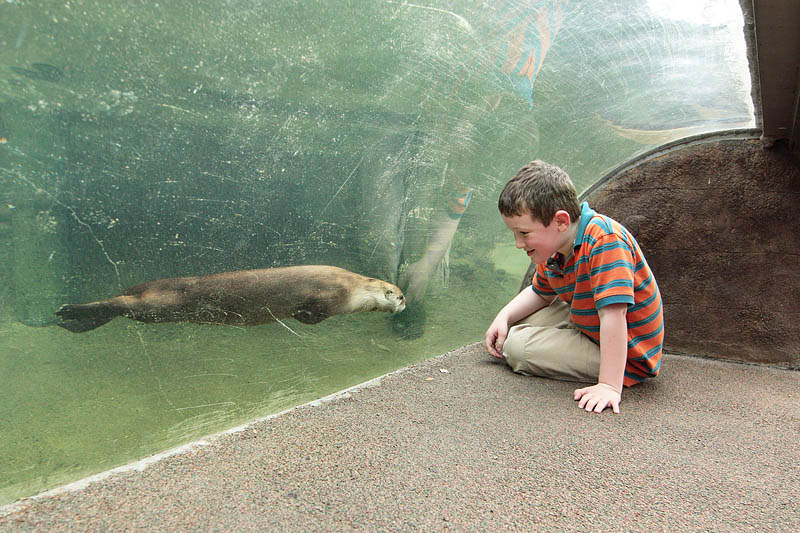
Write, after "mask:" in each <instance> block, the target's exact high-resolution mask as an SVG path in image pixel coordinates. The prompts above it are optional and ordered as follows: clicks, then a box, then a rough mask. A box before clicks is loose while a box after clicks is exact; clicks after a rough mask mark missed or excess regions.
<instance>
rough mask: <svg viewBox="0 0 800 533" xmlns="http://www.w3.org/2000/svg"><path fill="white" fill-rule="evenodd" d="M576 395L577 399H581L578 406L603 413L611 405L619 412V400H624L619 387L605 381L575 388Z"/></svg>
mask: <svg viewBox="0 0 800 533" xmlns="http://www.w3.org/2000/svg"><path fill="white" fill-rule="evenodd" d="M574 397H575V400H576V401H578V400H579V401H578V407H580V408H581V409H586V410H587V411H590V412H591V411H594V412H595V413H601V412H602V411H603V409H605V408H606V407H609V406H610V407H611V408H612V410H613V411H614V412H615V413H619V402H620V401H621V400H622V395H621V394H620V393H619V392H617V389H615V388H614V387H612V386H611V385H607V384H605V383H598V384H597V385H592V386H591V387H584V388H582V389H575V395H574Z"/></svg>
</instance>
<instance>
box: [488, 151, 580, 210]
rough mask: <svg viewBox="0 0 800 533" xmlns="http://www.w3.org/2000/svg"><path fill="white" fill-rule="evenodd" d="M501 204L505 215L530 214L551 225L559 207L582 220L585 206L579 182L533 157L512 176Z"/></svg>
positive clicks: (553, 166)
mask: <svg viewBox="0 0 800 533" xmlns="http://www.w3.org/2000/svg"><path fill="white" fill-rule="evenodd" d="M497 207H498V208H499V209H500V213H501V214H502V215H503V216H507V217H510V216H519V215H522V214H525V213H527V214H529V215H530V216H531V217H533V219H534V220H538V221H539V222H541V223H542V224H544V225H545V226H549V225H550V222H551V221H552V220H553V217H554V216H555V215H556V211H559V210H562V209H563V210H564V211H566V212H567V213H569V217H570V220H572V221H573V222H574V221H576V220H578V217H580V214H581V206H580V204H579V203H578V193H577V191H576V190H575V184H574V183H572V180H571V179H570V178H569V175H567V173H566V172H564V171H563V170H561V169H560V168H559V167H557V166H555V165H551V164H550V163H545V162H544V161H540V160H538V159H537V160H536V161H531V162H530V163H528V164H527V165H525V166H524V167H522V168H521V169H520V170H519V172H517V174H516V176H514V177H513V178H511V179H510V180H509V181H508V183H506V186H505V187H503V192H501V193H500V199H499V200H498V202H497Z"/></svg>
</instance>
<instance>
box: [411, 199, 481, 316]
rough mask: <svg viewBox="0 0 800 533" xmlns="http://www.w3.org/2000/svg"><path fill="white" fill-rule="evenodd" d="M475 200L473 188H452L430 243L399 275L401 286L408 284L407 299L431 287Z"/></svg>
mask: <svg viewBox="0 0 800 533" xmlns="http://www.w3.org/2000/svg"><path fill="white" fill-rule="evenodd" d="M471 199H472V188H470V187H458V188H457V189H456V190H455V191H453V193H452V195H451V198H450V199H449V200H448V202H447V214H446V215H443V216H441V217H440V220H439V221H438V222H436V223H434V227H435V228H436V229H435V230H434V233H433V235H431V237H430V239H429V240H428V246H427V247H426V248H425V252H424V253H423V255H422V257H421V258H420V259H419V260H418V261H415V262H414V263H411V264H410V265H409V266H408V268H407V269H406V270H405V271H404V272H403V273H401V274H400V278H399V285H400V286H402V287H405V290H404V291H403V292H404V293H405V295H406V299H407V300H408V301H412V302H413V301H416V300H421V299H422V297H423V296H424V294H425V289H426V288H427V287H428V280H429V279H430V276H431V274H432V273H433V271H434V269H435V268H436V267H437V266H438V265H439V263H440V262H441V260H442V258H443V257H444V255H445V253H447V250H448V248H450V243H451V242H452V241H453V237H454V236H455V234H456V230H457V229H458V224H459V223H460V222H461V217H462V216H463V215H464V211H466V210H467V206H469V202H470V200H471Z"/></svg>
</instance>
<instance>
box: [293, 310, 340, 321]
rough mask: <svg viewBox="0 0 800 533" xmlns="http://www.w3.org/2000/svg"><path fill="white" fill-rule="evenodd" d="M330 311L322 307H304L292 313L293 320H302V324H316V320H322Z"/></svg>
mask: <svg viewBox="0 0 800 533" xmlns="http://www.w3.org/2000/svg"><path fill="white" fill-rule="evenodd" d="M329 316H331V315H330V313H328V312H327V311H325V310H323V309H322V308H314V307H309V308H306V309H298V310H297V311H295V313H294V314H293V315H292V317H294V319H295V320H297V321H298V322H302V323H303V324H316V323H317V322H322V321H323V320H325V319H326V318H328V317H329Z"/></svg>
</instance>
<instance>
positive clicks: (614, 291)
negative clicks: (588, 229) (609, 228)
mask: <svg viewBox="0 0 800 533" xmlns="http://www.w3.org/2000/svg"><path fill="white" fill-rule="evenodd" d="M589 267H590V274H589V281H590V284H591V287H592V293H593V296H594V302H595V307H596V308H597V309H600V308H601V307H605V306H607V305H611V304H616V303H624V304H628V305H632V304H633V303H634V298H633V292H634V291H633V274H634V269H635V265H634V259H633V252H632V251H631V248H630V246H629V245H628V243H627V242H625V240H624V239H622V238H621V237H620V236H619V235H617V234H616V233H608V234H606V235H604V236H602V237H601V238H600V239H598V240H597V241H595V243H594V245H593V246H592V250H591V252H590V253H589Z"/></svg>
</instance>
